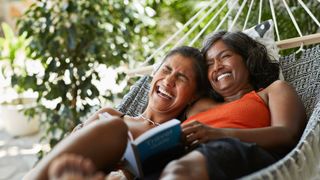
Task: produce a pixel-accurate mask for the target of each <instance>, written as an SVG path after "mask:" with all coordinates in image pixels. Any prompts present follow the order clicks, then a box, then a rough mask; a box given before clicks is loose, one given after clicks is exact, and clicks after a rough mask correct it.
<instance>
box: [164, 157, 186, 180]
mask: <svg viewBox="0 0 320 180" xmlns="http://www.w3.org/2000/svg"><path fill="white" fill-rule="evenodd" d="M189 167H190V166H189V164H188V163H187V162H185V161H183V160H174V161H171V162H170V163H169V164H168V165H167V166H166V167H165V169H164V170H163V172H162V174H161V179H163V180H166V179H177V180H179V179H192V177H191V176H190V171H191V169H190V168H189Z"/></svg>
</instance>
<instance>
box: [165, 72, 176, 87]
mask: <svg viewBox="0 0 320 180" xmlns="http://www.w3.org/2000/svg"><path fill="white" fill-rule="evenodd" d="M174 78H175V77H174V75H173V74H168V75H167V76H166V77H165V78H164V85H165V86H167V87H174V84H175V82H174Z"/></svg>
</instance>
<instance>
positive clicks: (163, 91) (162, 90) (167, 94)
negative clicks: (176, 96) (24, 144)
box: [159, 87, 173, 98]
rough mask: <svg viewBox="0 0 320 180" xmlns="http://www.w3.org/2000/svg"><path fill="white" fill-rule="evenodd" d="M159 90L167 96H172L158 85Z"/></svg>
mask: <svg viewBox="0 0 320 180" xmlns="http://www.w3.org/2000/svg"><path fill="white" fill-rule="evenodd" d="M159 92H160V93H162V94H164V95H166V96H168V97H169V98H173V96H172V95H171V94H169V93H168V92H167V91H165V90H164V89H162V88H161V87H159Z"/></svg>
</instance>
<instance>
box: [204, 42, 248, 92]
mask: <svg viewBox="0 0 320 180" xmlns="http://www.w3.org/2000/svg"><path fill="white" fill-rule="evenodd" d="M205 58H206V61H207V64H208V79H209V81H210V84H211V86H212V88H213V89H214V90H215V91H216V92H217V93H219V94H220V95H222V96H223V97H227V96H232V95H234V94H237V93H238V92H239V91H240V90H241V89H244V88H248V87H251V85H250V83H249V71H248V68H247V67H246V65H245V63H244V61H243V59H242V57H241V56H240V55H239V54H237V53H235V52H234V51H232V50H231V49H230V48H229V47H228V46H227V45H226V44H225V43H224V42H223V41H222V40H218V41H217V42H216V43H214V44H213V45H212V46H211V47H210V48H209V50H208V51H207V53H206V57H205Z"/></svg>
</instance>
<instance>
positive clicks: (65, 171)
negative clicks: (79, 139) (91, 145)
mask: <svg viewBox="0 0 320 180" xmlns="http://www.w3.org/2000/svg"><path fill="white" fill-rule="evenodd" d="M48 174H49V179H50V180H104V179H105V175H104V174H103V173H101V172H98V171H96V168H95V165H94V164H93V163H92V161H91V160H90V159H87V158H84V157H82V156H80V155H75V154H64V155H62V156H60V157H58V158H56V159H55V160H53V162H52V163H51V165H50V167H49V170H48Z"/></svg>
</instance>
